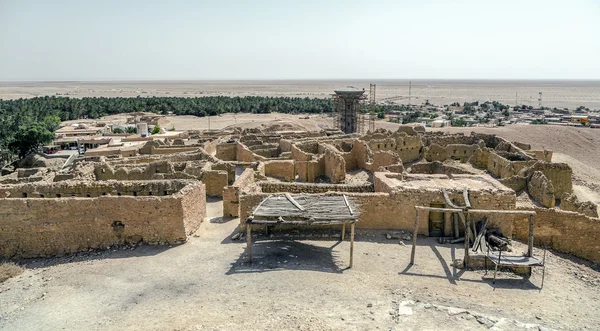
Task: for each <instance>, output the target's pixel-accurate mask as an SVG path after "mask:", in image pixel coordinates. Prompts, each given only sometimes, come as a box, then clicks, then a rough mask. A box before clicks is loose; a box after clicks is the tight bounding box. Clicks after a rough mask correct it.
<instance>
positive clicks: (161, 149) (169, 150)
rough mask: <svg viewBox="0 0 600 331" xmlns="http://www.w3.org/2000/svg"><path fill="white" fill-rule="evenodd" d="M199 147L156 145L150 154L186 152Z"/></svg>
mask: <svg viewBox="0 0 600 331" xmlns="http://www.w3.org/2000/svg"><path fill="white" fill-rule="evenodd" d="M197 149H198V147H197V146H196V147H179V146H173V147H172V146H162V147H154V146H152V149H151V151H150V154H175V153H184V152H193V151H195V150H197Z"/></svg>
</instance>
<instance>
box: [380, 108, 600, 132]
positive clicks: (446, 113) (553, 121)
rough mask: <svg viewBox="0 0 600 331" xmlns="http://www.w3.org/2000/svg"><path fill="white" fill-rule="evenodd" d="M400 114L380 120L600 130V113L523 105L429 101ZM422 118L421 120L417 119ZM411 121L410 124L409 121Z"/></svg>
mask: <svg viewBox="0 0 600 331" xmlns="http://www.w3.org/2000/svg"><path fill="white" fill-rule="evenodd" d="M401 108H402V109H401V110H388V111H385V112H383V113H379V114H378V116H377V117H378V118H380V119H385V120H387V121H389V122H394V123H399V124H407V123H420V124H423V125H425V126H427V127H432V128H441V127H449V126H491V127H493V126H504V125H508V124H520V125H530V124H533V125H535V124H547V125H562V126H574V127H590V128H600V112H599V111H598V110H590V109H589V108H587V107H584V106H580V107H578V108H577V109H575V110H569V109H567V108H561V109H559V108H549V107H537V108H534V107H532V106H527V105H521V106H508V105H504V104H502V103H499V102H496V101H493V102H484V103H479V102H477V101H476V102H472V103H468V102H466V103H464V104H462V105H461V104H460V103H458V102H455V103H453V104H451V105H444V106H437V105H432V104H429V102H428V101H426V102H425V103H424V104H422V105H419V106H409V107H407V106H402V107H401ZM415 115H420V116H415ZM407 119H408V120H407Z"/></svg>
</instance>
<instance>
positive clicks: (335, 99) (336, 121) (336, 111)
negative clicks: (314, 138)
mask: <svg viewBox="0 0 600 331" xmlns="http://www.w3.org/2000/svg"><path fill="white" fill-rule="evenodd" d="M342 103H343V100H342V98H340V96H339V95H337V94H332V95H331V104H332V106H333V128H334V129H336V130H340V119H341V117H342Z"/></svg>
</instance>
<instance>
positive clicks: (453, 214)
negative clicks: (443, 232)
mask: <svg viewBox="0 0 600 331" xmlns="http://www.w3.org/2000/svg"><path fill="white" fill-rule="evenodd" d="M452 221H453V225H454V238H455V239H456V238H460V233H459V231H458V215H456V213H452Z"/></svg>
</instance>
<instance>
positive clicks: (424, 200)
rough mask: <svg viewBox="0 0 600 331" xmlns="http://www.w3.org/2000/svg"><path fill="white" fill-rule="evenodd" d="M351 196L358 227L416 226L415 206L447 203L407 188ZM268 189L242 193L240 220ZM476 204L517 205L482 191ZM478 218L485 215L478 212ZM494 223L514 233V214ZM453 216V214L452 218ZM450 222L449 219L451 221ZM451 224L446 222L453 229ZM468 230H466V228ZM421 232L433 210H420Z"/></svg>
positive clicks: (511, 198)
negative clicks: (357, 214)
mask: <svg viewBox="0 0 600 331" xmlns="http://www.w3.org/2000/svg"><path fill="white" fill-rule="evenodd" d="M345 194H346V195H347V196H348V197H351V198H352V199H353V200H354V201H355V204H356V207H357V209H358V211H359V212H360V216H359V222H358V223H357V224H356V226H357V227H358V228H365V229H391V230H407V231H411V232H412V231H413V230H414V222H415V218H416V209H415V208H414V206H428V205H429V203H440V204H444V197H443V195H442V194H441V193H440V192H439V191H410V192H409V191H406V192H392V193H389V194H388V193H345ZM268 195H269V194H268V193H264V192H263V193H259V194H249V195H244V196H241V197H240V222H241V224H242V225H244V221H245V220H246V218H247V217H248V216H249V215H250V214H251V213H252V210H254V208H256V206H257V205H258V204H259V203H260V202H261V201H262V199H263V198H265V197H267V196H268ZM450 198H451V199H455V200H456V201H460V200H459V199H462V192H461V193H456V194H450ZM471 201H472V204H473V208H476V209H514V206H515V196H514V195H510V194H507V195H502V196H494V195H492V194H489V193H485V192H481V193H475V194H471ZM474 217H475V219H476V220H479V219H481V217H482V216H474ZM488 218H489V222H488V224H489V225H490V226H494V227H497V228H499V229H500V231H502V232H503V233H506V234H508V235H510V234H511V233H513V228H512V226H513V217H506V216H503V215H489V216H488ZM448 219H449V218H448ZM448 223H449V222H448ZM449 226H450V225H449V224H448V225H447V226H446V227H447V229H446V230H449ZM463 231H464V230H463ZM418 233H419V234H421V235H426V236H427V235H429V213H428V212H420V213H419V228H418Z"/></svg>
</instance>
